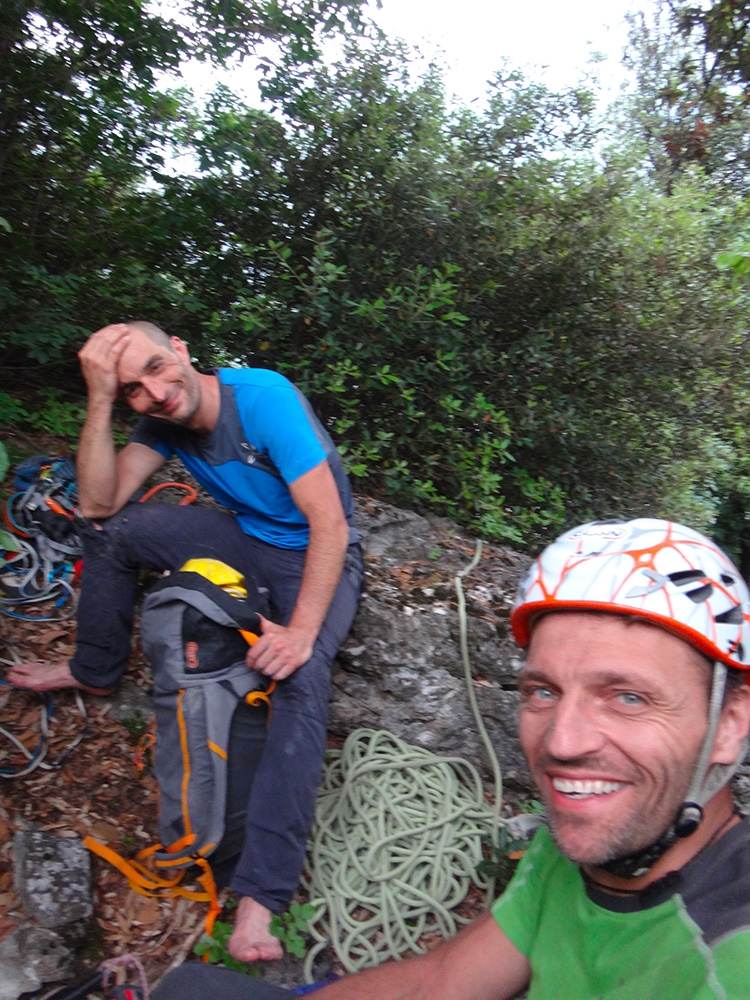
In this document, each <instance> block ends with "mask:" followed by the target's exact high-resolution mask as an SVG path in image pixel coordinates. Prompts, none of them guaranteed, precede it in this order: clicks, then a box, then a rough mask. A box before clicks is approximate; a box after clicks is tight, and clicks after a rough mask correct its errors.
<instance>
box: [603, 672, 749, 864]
mask: <svg viewBox="0 0 750 1000" xmlns="http://www.w3.org/2000/svg"><path fill="white" fill-rule="evenodd" d="M726 679H727V668H726V667H725V666H724V664H723V663H720V662H718V661H717V662H716V663H714V671H713V682H712V685H711V702H710V705H709V710H708V728H707V729H706V735H705V736H704V737H703V743H702V744H701V749H700V753H699V754H698V762H697V763H696V765H695V771H694V772H693V778H692V781H691V782H690V787H689V788H688V790H687V794H686V796H685V801H684V802H683V803H682V805H681V806H680V808H679V809H678V810H677V815H676V816H675V818H674V820H673V821H672V823H671V824H670V826H668V827H667V829H666V830H665V831H664V833H662V835H661V836H660V837H659V838H658V839H657V840H655V841H654V842H653V843H652V844H649V845H648V847H644V848H642V849H641V850H640V851H635V852H634V853H633V854H628V855H625V856H623V857H620V858H613V859H612V861H607V862H605V863H604V864H602V865H597V866H596V867H597V868H600V869H601V870H602V871H605V872H608V873H609V874H610V875H616V876H617V877H618V878H637V877H638V876H639V875H645V874H646V872H648V871H649V870H650V868H651V867H652V866H653V865H654V864H655V863H656V862H657V861H658V860H659V858H660V857H661V856H662V855H663V854H664V853H665V852H666V851H668V850H669V848H670V847H671V846H672V845H673V844H674V843H675V841H677V840H679V839H681V838H682V837H689V836H690V834H691V833H694V832H695V831H696V830H697V829H698V827H699V825H700V822H701V820H702V819H703V806H704V805H705V804H706V803H707V802H708V801H709V800H710V799H712V798H713V797H714V795H716V793H717V792H718V791H719V789H721V788H723V787H724V785H726V784H727V782H728V781H729V780H730V779H731V777H732V775H733V774H734V773H735V771H736V770H737V768H738V767H739V765H740V762H741V761H742V759H743V757H744V755H745V745H744V744H743V748H742V751H741V752H740V754H739V756H738V757H737V759H736V760H735V761H734V762H733V763H732V764H714V765H713V767H711V768H710V770H709V758H710V756H711V750H712V749H713V745H714V738H715V736H716V729H717V727H718V725H719V717H720V715H721V707H722V704H723V702H724V691H725V688H726Z"/></svg>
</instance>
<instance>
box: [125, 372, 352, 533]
mask: <svg viewBox="0 0 750 1000" xmlns="http://www.w3.org/2000/svg"><path fill="white" fill-rule="evenodd" d="M215 374H216V375H217V377H218V379H219V383H220V384H219V391H220V395H221V405H220V408H219V418H218V420H217V422H216V426H215V427H214V429H213V430H212V431H211V432H210V433H209V434H197V433H196V432H195V431H191V430H188V429H187V428H185V427H180V426H179V425H177V424H171V423H169V422H168V421H166V420H159V419H158V418H157V417H142V418H141V419H140V420H139V421H138V423H137V424H136V426H135V428H134V429H133V432H132V434H131V436H130V440H131V441H134V442H136V443H138V444H143V445H146V446H147V447H149V448H153V449H154V450H155V451H158V452H159V454H161V455H163V456H164V457H165V458H167V459H169V458H171V457H172V456H173V455H176V456H177V457H178V458H179V459H180V461H181V462H182V463H183V465H184V466H185V468H186V469H187V470H188V472H190V473H191V475H193V476H194V477H195V479H196V480H197V481H198V482H199V483H200V484H201V486H203V488H204V489H205V490H206V491H207V492H208V493H210V494H211V496H212V497H213V498H214V499H215V500H217V501H218V502H219V503H220V504H222V505H223V506H224V507H228V508H229V509H230V510H232V511H233V512H234V513H235V515H236V517H237V520H238V522H239V524H240V527H241V528H242V530H243V531H244V532H245V533H246V534H248V535H253V536H254V537H256V538H260V539H261V540H262V541H264V542H268V543H269V544H270V545H276V546H279V547H280V548H284V549H305V548H306V547H307V544H308V540H309V534H310V532H309V527H308V523H307V520H306V519H305V517H304V516H303V515H302V513H301V512H300V511H299V510H298V509H297V507H296V505H295V503H294V500H293V499H292V496H291V494H290V492H289V488H288V485H289V484H290V483H293V482H294V481H295V480H296V479H299V477H300V476H303V475H304V474H305V473H306V472H309V471H310V470H311V469H313V468H315V466H316V465H320V463H321V462H323V461H326V460H327V461H328V464H329V466H330V468H331V472H332V473H333V477H334V480H335V482H336V485H337V487H338V491H339V496H340V497H341V504H342V506H343V508H344V514H345V516H346V519H347V521H348V522H349V525H350V528H351V533H350V539H351V541H356V540H357V538H358V535H357V532H356V530H355V528H354V502H353V500H352V495H351V489H350V487H349V482H348V480H347V478H346V474H345V472H344V469H343V466H342V464H341V459H340V457H339V454H338V452H337V451H336V447H335V445H334V443H333V441H332V440H331V438H330V435H329V434H328V433H327V432H326V430H325V428H324V427H323V425H322V424H321V423H320V421H319V420H318V418H317V417H316V416H315V413H314V412H313V410H312V407H311V406H310V403H309V402H308V400H307V399H306V398H305V397H304V396H303V395H302V393H301V392H300V391H299V390H298V389H297V388H296V387H295V386H294V385H292V383H291V382H290V381H289V380H288V379H286V378H284V376H283V375H280V374H279V373H278V372H273V371H267V370H266V369H264V368H236V369H235V368H223V369H219V370H217V371H216V372H215Z"/></svg>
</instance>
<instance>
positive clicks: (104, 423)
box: [76, 399, 117, 517]
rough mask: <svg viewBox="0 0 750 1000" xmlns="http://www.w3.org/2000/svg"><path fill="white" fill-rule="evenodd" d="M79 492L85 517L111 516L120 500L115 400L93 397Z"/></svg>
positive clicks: (79, 464)
mask: <svg viewBox="0 0 750 1000" xmlns="http://www.w3.org/2000/svg"><path fill="white" fill-rule="evenodd" d="M76 470H77V474H78V495H79V498H80V510H81V513H82V514H83V515H84V517H108V516H109V515H110V514H113V513H114V509H115V504H116V500H117V460H116V452H115V443H114V438H113V436H112V403H111V402H109V400H105V399H93V400H92V399H89V406H88V410H87V412H86V420H85V423H84V425H83V431H82V432H81V439H80V441H79V443H78V454H77V456H76Z"/></svg>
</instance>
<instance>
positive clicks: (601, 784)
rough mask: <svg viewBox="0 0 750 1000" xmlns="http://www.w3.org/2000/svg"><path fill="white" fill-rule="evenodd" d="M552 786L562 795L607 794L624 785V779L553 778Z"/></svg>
mask: <svg viewBox="0 0 750 1000" xmlns="http://www.w3.org/2000/svg"><path fill="white" fill-rule="evenodd" d="M552 787H553V788H554V789H555V791H556V792H562V793H563V794H564V795H575V796H581V797H585V796H589V795H607V794H609V793H610V792H616V791H618V789H620V788H624V787H625V782H624V781H591V780H587V781H573V780H572V779H571V778H553V779H552Z"/></svg>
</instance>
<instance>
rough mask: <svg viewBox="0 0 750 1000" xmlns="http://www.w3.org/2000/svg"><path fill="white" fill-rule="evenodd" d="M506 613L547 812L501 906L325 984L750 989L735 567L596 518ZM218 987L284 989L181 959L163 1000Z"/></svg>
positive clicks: (251, 993)
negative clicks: (523, 656) (737, 800)
mask: <svg viewBox="0 0 750 1000" xmlns="http://www.w3.org/2000/svg"><path fill="white" fill-rule="evenodd" d="M511 625H512V629H513V634H514V636H515V638H516V640H517V642H518V643H519V645H520V646H521V647H523V648H527V649H528V656H527V660H526V664H525V666H524V669H523V671H522V673H521V677H520V691H521V708H520V730H519V731H520V738H521V744H522V747H523V750H524V753H525V755H526V758H527V760H528V763H529V767H530V769H531V772H532V775H533V777H534V780H535V782H536V783H537V785H538V787H539V790H540V793H541V795H542V797H543V799H544V803H545V806H546V812H547V819H548V824H549V825H548V826H544V827H542V828H541V829H540V830H539V831H538V833H537V834H536V836H535V838H534V840H533V842H532V844H531V846H530V848H529V850H528V851H527V853H526V855H525V857H524V858H523V860H522V862H521V864H520V865H519V868H518V870H517V872H516V874H515V876H514V879H513V881H512V882H511V884H510V886H509V887H508V889H507V890H506V892H505V893H504V894H503V895H502V896H501V897H500V899H499V900H498V901H497V902H496V903H495V905H494V907H493V909H492V911H491V912H490V913H486V914H484V915H483V916H482V917H480V918H479V919H478V920H476V921H475V922H474V923H473V924H472V925H471V926H470V927H468V928H466V929H465V930H464V931H462V932H461V933H460V934H459V935H457V936H456V937H455V938H454V939H453V940H451V941H448V942H446V943H445V944H443V945H441V946H440V947H438V948H436V949H435V950H434V951H432V952H430V953H429V954H427V955H424V956H421V957H419V958H415V959H411V960H409V961H406V962H398V963H390V964H387V965H383V966H380V967H379V968H377V969H372V970H368V971H366V972H364V973H361V974H359V975H357V976H355V977H351V978H349V979H345V980H341V981H340V982H338V983H335V984H333V985H331V986H329V987H326V988H324V989H322V990H321V991H320V993H319V994H318V995H319V997H320V1000H344V998H357V1000H375V998H377V1000H388V998H391V1000H428V998H429V1000H504V998H511V997H513V996H515V995H516V994H518V993H519V992H521V991H523V990H524V989H526V988H528V990H529V1000H539V998H544V1000H589V998H592V1000H593V998H606V1000H649V998H654V1000H656V998H659V1000H704V998H709V997H713V998H750V823H749V821H748V820H745V819H743V818H742V817H741V816H740V815H739V814H738V813H737V812H736V810H735V807H734V804H733V799H732V794H731V791H730V788H729V785H728V782H729V780H730V778H731V776H732V774H733V773H734V771H735V770H736V768H737V766H738V765H739V763H740V762H741V760H742V758H743V756H744V752H745V748H746V737H747V734H748V730H749V729H750V687H748V683H747V678H748V670H749V669H750V594H748V590H747V587H746V585H745V583H744V581H743V580H742V578H741V576H740V574H739V572H738V571H737V569H736V568H735V567H734V566H733V564H732V563H731V562H730V561H729V559H727V557H726V556H725V555H724V553H723V552H721V550H720V549H718V548H717V547H716V545H715V544H714V543H713V542H712V541H711V540H710V539H708V538H706V537H705V536H703V535H700V534H699V533H698V532H695V531H693V530H692V529H690V528H685V527H682V526H680V525H676V524H672V523H670V522H667V521H659V520H655V519H645V518H644V519H639V520H635V521H630V522H624V523H592V524H587V525H583V526H582V527H580V528H577V529H574V530H573V531H569V532H566V533H565V534H564V535H562V536H561V537H560V538H559V539H558V540H557V541H556V542H554V543H553V544H552V545H550V546H549V547H548V548H547V549H545V551H544V552H543V553H542V554H541V556H540V557H539V558H538V559H537V560H536V561H535V562H534V564H533V565H532V566H531V568H530V570H529V572H528V573H527V575H526V577H525V578H524V580H523V581H522V583H521V587H520V591H519V597H518V600H517V602H516V605H515V607H514V610H513V614H512V617H511ZM269 990H270V991H271V992H269ZM209 994H210V995H211V996H213V997H217V998H224V1000H234V998H236V1000H240V998H244V997H247V998H248V1000H249V998H256V1000H265V998H271V997H282V996H288V995H289V994H288V993H287V992H286V991H281V990H278V989H277V988H275V987H268V986H262V985H261V986H255V987H253V986H251V985H248V986H245V984H239V983H238V982H237V981H236V980H235V979H234V977H233V976H232V974H229V973H226V972H224V973H222V974H221V975H220V976H219V977H212V973H211V970H205V971H203V972H200V973H195V972H191V970H190V969H189V967H183V968H182V969H181V970H177V972H176V973H173V974H172V976H170V977H167V979H165V981H164V983H163V984H162V985H161V986H160V987H159V988H158V989H157V990H156V992H155V994H154V1000H171V998H172V997H177V996H179V997H180V1000H191V997H193V996H195V997H197V996H199V995H203V996H206V995H209Z"/></svg>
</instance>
